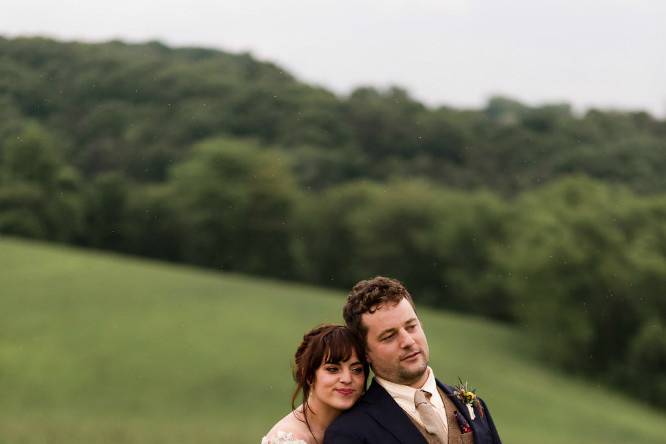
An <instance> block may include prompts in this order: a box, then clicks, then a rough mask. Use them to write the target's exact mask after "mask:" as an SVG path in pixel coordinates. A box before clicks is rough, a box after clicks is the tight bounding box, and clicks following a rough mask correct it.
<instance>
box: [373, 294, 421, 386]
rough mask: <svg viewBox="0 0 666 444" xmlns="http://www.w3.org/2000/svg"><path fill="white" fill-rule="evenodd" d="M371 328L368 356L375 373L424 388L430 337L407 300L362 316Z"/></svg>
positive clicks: (390, 304)
mask: <svg viewBox="0 0 666 444" xmlns="http://www.w3.org/2000/svg"><path fill="white" fill-rule="evenodd" d="M361 321H362V322H363V325H364V326H365V327H366V328H367V331H368V336H367V347H366V348H367V351H366V353H367V357H368V362H369V363H370V365H371V366H372V370H373V371H374V372H375V374H376V375H377V376H379V377H381V378H384V379H386V380H388V381H391V382H395V383H397V384H403V385H411V386H414V387H421V386H422V385H423V383H425V380H426V378H427V373H426V370H427V369H428V360H429V358H430V351H429V350H428V340H427V339H426V337H425V333H424V332H423V329H422V328H421V322H420V321H419V318H418V317H416V313H415V312H414V309H413V308H412V306H411V304H410V303H409V301H408V300H407V299H402V300H401V301H400V302H399V303H397V304H394V303H392V302H389V303H387V304H384V305H382V306H380V308H379V309H378V310H377V311H375V312H374V313H364V314H363V315H362V317H361Z"/></svg>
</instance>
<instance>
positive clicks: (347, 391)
mask: <svg viewBox="0 0 666 444" xmlns="http://www.w3.org/2000/svg"><path fill="white" fill-rule="evenodd" d="M335 391H336V392H338V393H340V394H341V395H342V396H350V395H351V394H353V393H354V392H355V391H356V390H354V389H335Z"/></svg>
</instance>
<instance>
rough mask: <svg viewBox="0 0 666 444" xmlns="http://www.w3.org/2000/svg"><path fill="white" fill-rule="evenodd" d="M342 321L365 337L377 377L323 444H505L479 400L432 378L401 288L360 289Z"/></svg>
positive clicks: (384, 282) (386, 282) (388, 284)
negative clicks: (502, 443) (502, 442)
mask: <svg viewBox="0 0 666 444" xmlns="http://www.w3.org/2000/svg"><path fill="white" fill-rule="evenodd" d="M343 316H344V318H345V322H346V323H347V326H348V327H349V328H350V329H352V330H354V331H355V332H356V333H357V334H358V335H359V337H360V338H363V340H364V342H365V346H366V356H367V358H368V362H369V363H370V365H371V366H372V370H373V372H374V374H375V378H374V380H373V381H372V384H371V385H370V388H369V389H368V391H367V393H366V394H365V395H364V396H363V397H362V398H361V399H360V400H359V401H358V402H357V403H356V405H355V406H354V407H352V408H351V409H350V410H349V411H347V412H345V413H343V414H342V415H340V416H339V417H338V418H337V419H336V420H335V421H334V422H333V423H332V424H331V425H330V426H329V427H328V429H327V430H326V436H325V437H324V444H352V443H353V444H360V443H365V444H398V443H403V444H412V443H414V444H417V443H418V444H431V443H435V444H451V443H456V444H458V443H470V444H473V443H474V444H501V441H500V438H499V435H498V434H497V430H496V429H495V424H494V423H493V420H492V418H491V416H490V411H489V410H488V407H487V406H486V404H485V403H484V402H483V401H482V400H480V399H478V398H474V395H473V394H472V393H464V391H457V390H456V389H455V388H453V387H450V386H448V385H446V384H443V383H441V382H440V381H438V380H437V379H435V375H434V373H433V371H432V369H431V368H430V367H429V366H428V359H429V355H430V351H429V349H428V341H427V339H426V336H425V333H424V331H423V329H422V328H421V322H420V321H419V318H418V317H417V315H416V312H415V311H414V302H413V301H412V297H411V295H410V294H409V292H408V291H407V289H406V288H405V287H404V286H403V285H402V284H401V283H400V282H398V281H397V280H394V279H389V278H386V277H381V276H378V277H375V278H373V279H369V280H364V281H360V282H358V283H357V284H356V285H355V286H354V288H353V289H352V291H351V293H350V294H349V297H348V298H347V303H346V304H345V306H344V309H343ZM465 395H467V397H465ZM465 401H467V402H465Z"/></svg>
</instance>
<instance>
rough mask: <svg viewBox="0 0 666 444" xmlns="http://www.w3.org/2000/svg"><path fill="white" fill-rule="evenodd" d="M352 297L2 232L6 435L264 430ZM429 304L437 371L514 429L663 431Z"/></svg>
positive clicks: (30, 441) (519, 347) (505, 432)
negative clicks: (298, 354) (301, 352)
mask: <svg viewBox="0 0 666 444" xmlns="http://www.w3.org/2000/svg"><path fill="white" fill-rule="evenodd" d="M343 298H344V294H343V292H333V291H327V290H321V289H318V288H313V287H307V286H300V285H293V284H285V283H281V282H276V281H270V280H264V279H255V278H250V277H243V276H238V275H232V274H224V273H215V272H212V271H202V270H198V269H195V268H190V267H184V266H173V265H167V264H163V263H155V262H150V261H143V260H137V259H131V258H126V257H122V256H114V255H109V254H98V253H92V252H85V251H80V250H75V249H69V248H63V247H61V246H51V245H45V244H38V243H29V242H25V241H17V240H13V239H7V238H0V444H15V443H25V444H37V443H40V444H41V443H67V444H78V443H162V444H169V443H185V442H187V443H239V444H243V443H258V442H259V440H260V438H261V436H262V434H263V433H264V432H265V431H266V430H267V429H268V428H270V426H271V425H272V423H273V422H274V421H276V420H277V419H278V418H280V417H281V416H282V415H284V414H285V413H286V412H287V411H288V410H289V397H290V392H291V389H292V381H291V377H290V357H291V355H292V353H293V351H294V349H295V347H296V345H297V343H298V342H299V339H300V337H301V335H302V334H303V332H304V331H305V330H306V329H308V328H310V327H312V326H313V325H315V324H317V323H320V322H323V321H334V322H339V321H340V309H341V306H342V302H343ZM420 314H421V317H422V319H423V322H424V324H425V328H426V332H427V333H428V339H429V342H430V349H431V355H432V356H431V357H432V362H431V364H432V366H433V368H434V369H435V371H436V374H437V375H438V376H439V377H440V378H441V379H443V380H445V381H449V382H455V380H457V378H458V376H460V377H462V378H463V379H468V380H469V381H470V383H471V385H473V386H475V387H477V388H478V391H479V393H480V395H481V396H482V397H484V398H485V399H486V401H487V402H488V403H489V405H490V406H491V409H492V412H493V416H494V418H495V422H496V423H497V426H498V429H499V431H500V434H501V436H502V437H503V439H504V442H505V443H508V444H521V443H544V444H551V443H552V444H555V443H567V444H575V443H588V444H589V443H599V444H601V443H604V444H607V443H618V444H619V443H623V444H624V443H666V414H664V413H663V412H658V411H655V410H652V409H650V408H647V407H644V406H642V405H640V404H639V403H637V402H634V401H631V400H629V399H627V398H626V397H623V396H620V395H617V394H612V393H610V392H609V391H607V390H604V389H602V388H599V387H598V386H596V384H595V383H593V382H583V381H578V380H572V378H570V377H567V376H565V375H561V374H558V373H556V372H553V371H551V370H549V369H547V368H544V367H543V366H541V365H540V364H539V363H537V362H535V361H534V360H532V359H531V358H530V354H529V353H528V352H527V350H528V347H527V342H526V340H525V338H523V337H522V336H521V334H520V332H519V331H517V330H514V329H512V328H507V327H505V326H501V325H497V324H494V323H491V322H487V321H483V320H479V319H475V318H468V317H464V316H460V315H454V314H449V313H442V312H433V311H428V310H425V309H421V310H420Z"/></svg>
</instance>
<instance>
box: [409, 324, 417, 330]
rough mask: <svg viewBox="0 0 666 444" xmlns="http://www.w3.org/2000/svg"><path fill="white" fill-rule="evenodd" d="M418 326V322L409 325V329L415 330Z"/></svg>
mask: <svg viewBox="0 0 666 444" xmlns="http://www.w3.org/2000/svg"><path fill="white" fill-rule="evenodd" d="M415 328H416V324H412V325H408V326H407V330H410V331H411V330H414V329H415Z"/></svg>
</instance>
